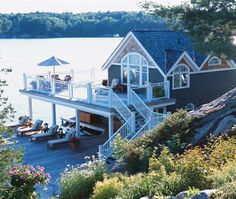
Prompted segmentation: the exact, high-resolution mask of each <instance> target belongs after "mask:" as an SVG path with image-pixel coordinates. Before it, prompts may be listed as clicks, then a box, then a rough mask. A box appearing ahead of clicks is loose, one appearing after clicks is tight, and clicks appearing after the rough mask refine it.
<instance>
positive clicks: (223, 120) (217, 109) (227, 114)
mask: <svg viewBox="0 0 236 199" xmlns="http://www.w3.org/2000/svg"><path fill="white" fill-rule="evenodd" d="M189 114H190V116H191V118H192V120H193V122H192V129H193V131H194V136H193V139H192V144H193V145H195V144H199V143H201V142H203V141H205V140H206V138H212V137H216V136H219V135H221V134H223V133H225V132H227V131H230V130H231V129H232V128H233V126H234V125H235V124H236V88H234V89H232V90H230V91H229V92H227V93H225V94H224V95H223V96H221V97H219V98H217V99H215V100H214V101H212V102H210V103H208V104H204V105H202V106H200V107H199V108H198V109H196V110H194V111H191V112H189Z"/></svg>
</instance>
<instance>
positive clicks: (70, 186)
mask: <svg viewBox="0 0 236 199" xmlns="http://www.w3.org/2000/svg"><path fill="white" fill-rule="evenodd" d="M85 160H86V163H85V164H83V165H80V166H78V167H68V168H67V169H66V170H65V172H64V173H63V174H62V175H61V178H60V185H61V195H60V198H62V199H77V198H78V199H79V198H81V199H82V198H89V197H90V196H91V195H92V193H93V188H94V186H95V184H96V182H97V181H102V180H103V174H104V173H105V172H106V165H105V163H104V162H103V161H100V160H98V159H97V158H96V157H95V156H92V157H85Z"/></svg>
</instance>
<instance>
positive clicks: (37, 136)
mask: <svg viewBox="0 0 236 199" xmlns="http://www.w3.org/2000/svg"><path fill="white" fill-rule="evenodd" d="M57 129H58V125H56V124H54V125H52V126H51V127H50V128H49V129H48V131H47V132H46V133H41V134H35V135H31V141H35V142H37V141H41V140H49V139H53V138H55V137H56V134H57Z"/></svg>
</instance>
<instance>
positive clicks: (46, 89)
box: [21, 74, 170, 108]
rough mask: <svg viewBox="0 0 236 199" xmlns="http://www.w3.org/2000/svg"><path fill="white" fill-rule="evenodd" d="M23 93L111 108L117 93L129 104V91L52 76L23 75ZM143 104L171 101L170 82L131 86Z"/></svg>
mask: <svg viewBox="0 0 236 199" xmlns="http://www.w3.org/2000/svg"><path fill="white" fill-rule="evenodd" d="M23 85H24V88H23V90H21V91H23V92H34V93H38V94H42V95H45V97H47V96H51V97H52V96H54V97H58V98H62V99H67V100H71V101H77V102H83V103H88V104H93V105H98V106H102V107H106V108H111V103H112V93H115V94H116V95H117V96H118V97H119V98H120V99H121V100H122V101H123V102H124V103H125V104H129V89H125V90H124V91H122V92H120V91H116V90H115V91H113V90H112V89H111V88H110V87H105V86H102V85H96V84H92V83H91V82H74V81H73V80H71V81H63V80H57V79H55V78H51V77H50V76H43V75H26V74H24V75H23ZM130 89H132V90H133V91H134V92H135V93H136V94H137V95H138V96H139V98H140V99H142V101H143V102H145V103H149V102H155V101H160V100H163V99H169V97H170V94H169V82H168V81H166V82H161V83H156V84H151V83H148V84H146V85H144V86H131V87H130Z"/></svg>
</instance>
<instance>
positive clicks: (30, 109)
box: [28, 97, 33, 120]
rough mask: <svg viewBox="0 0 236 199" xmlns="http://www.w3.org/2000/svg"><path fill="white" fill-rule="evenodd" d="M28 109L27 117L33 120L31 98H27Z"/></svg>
mask: <svg viewBox="0 0 236 199" xmlns="http://www.w3.org/2000/svg"><path fill="white" fill-rule="evenodd" d="M28 107H29V116H30V118H31V120H32V119H33V106H32V98H31V97H28Z"/></svg>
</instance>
